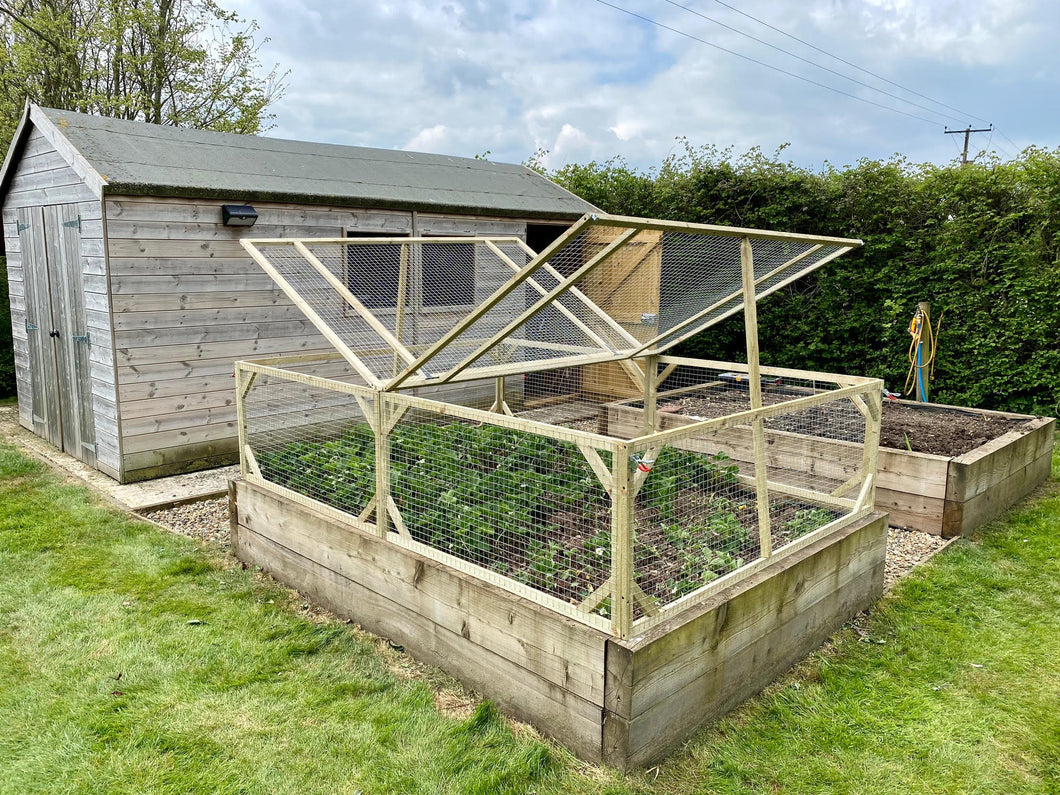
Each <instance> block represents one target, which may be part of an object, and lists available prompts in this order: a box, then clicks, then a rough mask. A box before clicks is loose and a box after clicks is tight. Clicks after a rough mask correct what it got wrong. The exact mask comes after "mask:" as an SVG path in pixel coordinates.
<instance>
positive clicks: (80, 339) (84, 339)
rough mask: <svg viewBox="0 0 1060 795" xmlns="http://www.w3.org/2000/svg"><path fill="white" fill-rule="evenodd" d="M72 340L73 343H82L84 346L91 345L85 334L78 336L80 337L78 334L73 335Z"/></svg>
mask: <svg viewBox="0 0 1060 795" xmlns="http://www.w3.org/2000/svg"><path fill="white" fill-rule="evenodd" d="M72 339H73V341H74V342H83V343H85V345H91V344H92V340H90V339H89V338H88V335H87V334H80V335H79V334H74V336H73V337H72Z"/></svg>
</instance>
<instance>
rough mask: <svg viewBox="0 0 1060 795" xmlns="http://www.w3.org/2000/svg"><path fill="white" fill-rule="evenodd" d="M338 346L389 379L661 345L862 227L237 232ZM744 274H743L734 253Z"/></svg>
mask: <svg viewBox="0 0 1060 795" xmlns="http://www.w3.org/2000/svg"><path fill="white" fill-rule="evenodd" d="M242 243H243V245H244V247H245V248H246V249H247V251H248V252H250V254H251V256H253V257H254V259H255V261H257V262H258V264H259V265H261V267H262V268H264V269H265V271H266V272H268V273H269V275H270V276H272V278H273V279H274V280H275V281H276V283H277V284H278V285H279V286H280V287H281V288H282V289H283V291H284V292H285V293H286V294H287V295H288V296H289V297H290V298H291V300H292V301H294V302H295V304H297V305H298V306H299V307H300V308H301V309H302V311H303V312H305V313H306V316H307V317H308V318H309V320H310V321H312V322H313V323H314V325H316V327H317V328H318V329H319V330H320V332H321V333H322V334H323V335H324V336H325V337H326V338H327V339H328V340H329V341H330V342H331V343H332V344H333V345H334V346H335V347H336V349H337V350H338V352H339V353H340V354H341V355H342V356H343V357H344V358H346V359H347V361H349V362H350V364H351V365H352V366H353V367H354V368H355V369H356V370H357V371H358V372H359V373H360V374H361V375H362V376H363V377H364V378H365V379H366V380H367V381H368V382H369V383H373V384H376V385H377V386H380V387H385V388H387V389H396V388H397V387H398V386H402V385H404V386H413V385H416V384H424V383H444V382H446V381H450V380H470V379H474V378H486V377H491V376H499V375H505V374H515V373H525V372H531V371H535V370H546V369H551V368H554V367H569V366H572V365H580V364H591V363H596V362H606V361H618V360H621V359H627V358H630V357H632V356H636V355H644V354H649V353H661V352H663V351H665V350H666V349H668V348H669V347H671V346H672V345H674V344H676V343H677V342H679V341H680V340H682V339H685V338H686V337H689V336H691V335H693V334H696V333H698V332H700V331H702V330H703V329H705V328H708V327H709V326H711V325H713V324H715V323H718V322H719V321H721V320H723V319H724V318H726V317H728V316H730V315H732V314H733V313H735V312H738V311H740V310H741V309H742V308H743V306H744V302H745V300H746V294H747V291H746V290H745V286H747V287H749V288H750V292H751V293H752V300H757V299H758V298H760V297H762V296H764V295H768V294H769V293H771V292H773V291H775V290H777V289H779V288H780V287H782V286H784V285H785V284H787V283H789V282H791V281H793V280H794V279H797V278H799V277H800V276H802V275H804V274H806V273H808V272H809V271H811V270H813V269H814V268H817V267H819V266H820V265H822V264H824V263H825V262H828V261H829V260H831V259H834V258H835V257H837V256H839V255H840V254H843V253H844V252H846V251H849V250H851V249H852V248H854V247H856V246H859V245H860V244H861V241H859V240H847V239H843V238H824V237H816V236H808V235H793V234H786V233H778V232H765V231H761V230H750V229H738V228H730V227H717V226H706V225H701V224H681V223H676V222H667V221H650V220H645V219H636V218H622V217H617V216H585V217H584V218H582V219H581V220H579V221H578V222H577V223H575V224H574V225H573V226H572V227H571V228H570V229H569V230H567V231H566V232H565V233H564V234H563V235H562V236H561V237H560V238H559V239H557V240H556V242H555V243H553V244H552V245H551V246H549V247H548V248H547V249H546V250H545V251H543V252H541V253H540V254H537V253H536V252H534V251H533V250H531V249H530V248H529V247H527V246H526V244H525V243H523V241H522V240H520V239H518V238H510V237H509V238H387V239H378V238H338V239H328V240H257V241H252V240H243V241H242ZM745 262H746V265H747V267H748V275H749V276H751V274H753V278H749V279H748V282H749V283H748V284H747V285H745V283H744V265H745Z"/></svg>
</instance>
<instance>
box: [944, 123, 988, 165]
mask: <svg viewBox="0 0 1060 795" xmlns="http://www.w3.org/2000/svg"><path fill="white" fill-rule="evenodd" d="M942 129H943V131H944V132H943V135H959V134H960V133H964V151H963V152H961V165H962V166H966V165H968V138H969V137H970V136H971V134H972V133H975V132H993V131H994V125H993V124H991V125H990V126H989V127H987V128H986V129H983V130H973V129H972V126H971V125H968V127H966V128H965V129H963V130H951V129H950V128H949V127H943V128H942Z"/></svg>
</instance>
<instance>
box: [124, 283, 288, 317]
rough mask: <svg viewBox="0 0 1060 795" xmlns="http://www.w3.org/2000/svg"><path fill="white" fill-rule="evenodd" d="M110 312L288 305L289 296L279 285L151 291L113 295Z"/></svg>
mask: <svg viewBox="0 0 1060 795" xmlns="http://www.w3.org/2000/svg"><path fill="white" fill-rule="evenodd" d="M111 302H112V304H113V306H114V312H115V313H116V314H120V313H122V312H165V311H173V310H190V309H225V308H235V307H261V306H291V305H292V304H291V301H290V299H289V298H288V297H287V296H286V295H284V294H283V291H282V290H280V289H279V288H276V289H273V290H256V291H255V290H248V291H246V292H240V291H233V292H205V293H190V294H186V293H176V292H173V293H151V294H136V295H132V294H130V295H115V296H113V298H112V299H111Z"/></svg>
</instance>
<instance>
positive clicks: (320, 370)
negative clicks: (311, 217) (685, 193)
mask: <svg viewBox="0 0 1060 795" xmlns="http://www.w3.org/2000/svg"><path fill="white" fill-rule="evenodd" d="M856 243H857V241H843V240H837V239H825V238H805V237H798V236H792V235H781V234H771V233H763V234H752V233H750V232H748V230H724V229H720V228H709V227H693V226H691V225H679V224H667V223H665V222H648V223H640V222H637V221H635V220H630V219H619V218H613V217H606V216H605V217H603V218H599V219H589V218H586V219H583V220H582V221H581V222H579V223H578V224H576V225H575V227H574V228H573V229H572V230H570V231H569V232H568V233H567V234H566V236H565V237H564V238H563V239H561V240H560V241H559V242H558V243H557V244H556V245H555V246H553V247H552V249H550V254H548V255H546V256H542V257H535V256H534V254H533V252H531V251H529V249H527V248H526V247H525V245H524V244H523V243H522V242H521V241H520V240H517V239H514V238H496V239H490V240H486V239H481V238H478V239H470V238H468V239H436V240H431V239H425V238H416V239H413V238H407V239H400V238H392V239H386V240H372V239H345V240H329V241H315V242H314V241H260V242H259V243H258V244H253V243H248V242H247V241H244V245H246V246H247V248H248V250H249V251H250V252H251V253H252V254H253V255H254V256H255V259H256V260H257V261H258V262H259V263H260V264H262V266H263V267H264V268H265V269H266V270H267V271H269V272H270V273H271V274H272V275H273V278H274V279H276V281H277V283H279V284H280V285H281V287H283V289H284V290H285V291H286V292H287V294H288V295H289V296H291V297H292V299H294V300H295V301H296V303H298V304H299V305H300V306H301V307H302V308H303V311H306V313H307V316H308V317H309V318H310V320H312V321H313V322H314V323H315V324H316V325H317V327H318V328H319V329H320V330H321V331H322V333H325V335H328V336H329V339H331V340H332V342H333V343H335V347H336V351H337V354H336V356H311V357H300V358H299V357H295V358H292V359H289V360H285V361H283V367H284V368H285V369H277V368H275V367H269V366H265V365H262V364H260V363H258V364H240V365H238V369H239V371H238V375H239V376H240V377H239V379H238V383H239V385H240V394H241V398H240V399H241V402H242V405H241V418H242V422H241V426H240V432H241V439H242V442H243V445H242V446H241V450H242V453H243V468H244V473H245V474H246V476H247V477H249V478H253V479H257V480H258V481H260V482H261V483H264V484H269V485H271V486H273V487H281V488H283V489H286V490H288V491H287V492H285V493H286V494H287V495H288V496H290V495H292V494H293V495H297V498H298V499H304V500H311V501H313V502H314V503H319V504H323V505H327V506H330V507H331V508H333V509H336V510H338V511H340V512H342V513H343V514H345V515H346V516H349V517H353V518H354V519H355V521H354V522H353V524H354V526H356V527H359V528H360V529H362V530H368V531H371V530H373V529H374V530H375V532H377V533H378V534H379V535H380V536H385V537H386V538H388V539H390V540H391V541H392V542H394V543H400V544H407V545H412V546H413V548H414V549H417V550H418V551H420V552H423V553H424V554H432V555H441V556H442V557H441V558H439V559H441V560H443V561H444V562H446V563H449V564H450V565H458V566H460V567H464V570H465V571H469V572H471V573H474V574H476V575H479V576H486V577H487V579H490V581H491V582H495V583H497V584H499V585H501V586H502V587H506V588H509V589H510V590H513V591H514V592H516V593H519V594H521V595H523V596H527V595H529V596H531V597H533V598H534V599H538V598H540V599H542V600H544V603H546V604H548V605H550V606H551V607H553V608H554V609H557V610H560V611H561V612H563V613H564V614H566V615H568V616H572V617H575V618H578V619H580V620H585V621H588V622H589V623H592V624H593V625H594V626H600V622H603V619H601V618H600V616H604V617H606V618H607V619H609V620H610V626H611V630H612V632H613V633H615V634H617V635H620V636H623V637H628V636H629V634H630V632H631V631H632V630H633V628H634V627H636V628H638V629H640V628H644V627H647V626H651V625H652V623H653V622H657V621H659V620H662V619H663V618H665V617H666V616H668V615H670V614H672V611H673V610H675V609H677V608H678V607H679V606H680V605H681V604H684V603H686V602H687V601H688V600H689V599H692V598H700V597H701V596H702V595H703V594H705V593H707V592H708V591H709V590H710V589H711V588H712V587H714V586H713V585H712V584H719V586H720V584H723V582H730V581H734V580H733V578H738V577H740V576H743V575H742V574H741V572H742V573H743V574H746V573H747V572H749V571H752V570H753V569H754V568H755V567H756V566H758V565H764V563H765V562H766V561H768V560H770V559H771V558H773V557H774V556H776V555H777V554H785V550H787V551H791V550H794V549H797V548H798V546H799V545H801V544H803V543H808V542H809V541H812V540H813V538H815V537H817V536H816V535H815V533H816V531H818V530H821V529H822V528H830V527H839V526H841V525H842V523H843V522H844V521H850V520H852V519H853V518H856V517H858V516H863V515H865V514H866V513H867V511H869V510H871V504H872V489H873V486H874V473H875V469H874V467H875V458H874V456H872V455H870V451H871V450H872V448H873V446H874V445H875V441H876V439H877V438H878V431H879V416H880V412H879V401H880V389H881V384H880V382H878V381H872V380H869V379H850V378H845V377H838V376H827V375H822V374H812V373H802V372H800V371H793V370H775V369H770V368H762V375H761V377H760V378H759V379H757V380H756V383H754V384H752V383H751V382H750V380H749V376H748V371H749V370H750V369H751V368H750V367H749V366H747V365H739V364H725V363H717V362H704V361H700V360H689V359H681V358H671V357H667V356H665V355H664V356H660V355H658V352H660V351H664V350H665V349H666V348H667V347H669V346H671V345H673V344H675V343H676V342H677V341H679V340H681V339H683V338H685V337H686V336H689V335H691V334H694V333H696V332H698V331H700V330H702V329H704V328H706V327H707V326H709V325H711V324H713V323H716V322H718V320H720V319H721V318H723V317H726V316H727V315H730V314H732V313H733V312H735V311H738V310H740V309H741V308H742V307H743V305H744V301H745V300H747V296H750V300H754V298H756V297H760V296H761V295H765V294H768V293H769V292H770V291H772V290H775V289H778V288H779V287H781V286H783V285H784V284H785V283H786V282H787V281H789V280H791V279H792V278H795V277H796V276H798V275H800V274H802V273H805V272H806V271H808V270H810V269H812V268H813V267H816V266H817V265H819V264H820V263H822V262H825V261H827V260H828V259H829V258H831V257H834V256H836V255H837V254H839V253H842V252H843V251H846V250H848V249H849V248H851V247H853V245H856ZM256 245H257V246H260V248H259V247H256ZM748 255H750V259H748ZM546 260H547V261H546ZM747 265H753V279H752V278H751V276H752V275H751V274H750V273H748V274H747V278H748V280H749V281H753V282H754V285H753V293H754V294H753V295H751V294H750V293H745V291H744V275H745V274H744V269H745V267H747ZM752 331H753V329H752ZM373 523H374V524H373ZM818 535H819V534H818ZM468 567H473V568H468ZM594 622H596V623H594ZM603 623H604V625H605V626H606V622H603Z"/></svg>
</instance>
